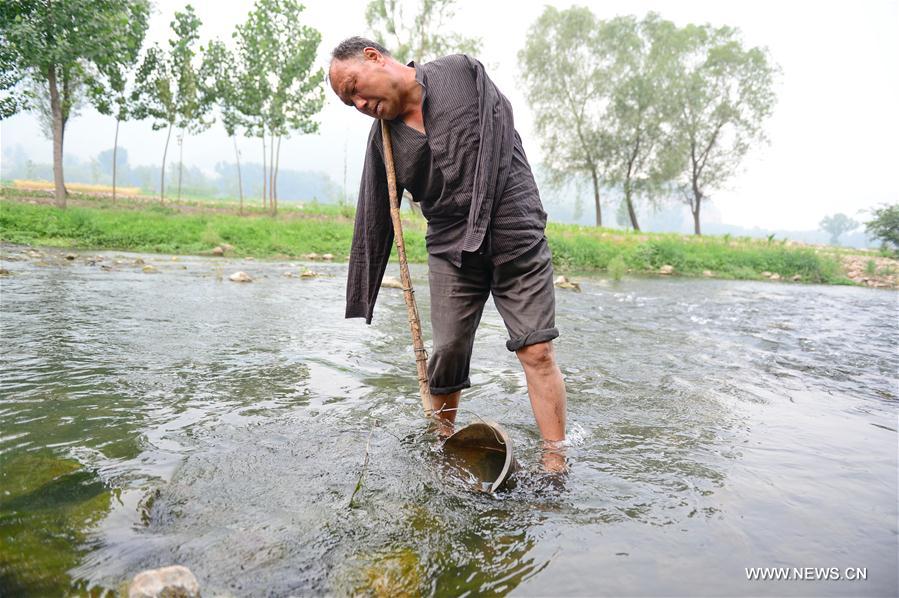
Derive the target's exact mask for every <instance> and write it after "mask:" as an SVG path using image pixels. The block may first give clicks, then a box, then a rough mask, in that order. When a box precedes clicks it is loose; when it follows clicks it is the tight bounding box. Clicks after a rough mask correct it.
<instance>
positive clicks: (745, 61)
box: [672, 25, 778, 234]
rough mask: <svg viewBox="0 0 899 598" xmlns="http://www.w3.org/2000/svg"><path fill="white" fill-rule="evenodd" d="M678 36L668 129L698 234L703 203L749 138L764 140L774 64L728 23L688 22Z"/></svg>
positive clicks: (739, 158)
mask: <svg viewBox="0 0 899 598" xmlns="http://www.w3.org/2000/svg"><path fill="white" fill-rule="evenodd" d="M677 40H678V44H677V46H678V47H677V53H678V55H677V62H676V70H675V72H674V73H673V77H672V81H674V82H676V86H675V87H674V100H675V101H676V103H677V108H678V110H677V112H676V115H677V118H676V119H675V121H674V123H673V125H674V126H673V131H674V133H675V135H676V138H677V142H678V144H679V145H680V147H681V151H682V152H683V155H684V156H685V167H684V170H683V172H682V174H681V177H680V180H679V188H680V191H681V194H682V197H683V200H684V201H685V202H686V203H687V204H688V205H689V206H690V211H691V212H692V213H693V221H694V232H695V233H696V234H700V233H701V229H700V224H699V215H700V209H701V207H702V202H703V201H704V200H707V199H708V198H709V194H710V193H711V191H713V190H715V189H720V188H721V187H722V185H724V184H725V183H726V182H727V180H728V179H730V178H731V177H732V176H733V175H734V174H735V173H736V171H737V169H738V167H739V165H740V162H741V161H742V159H743V158H744V157H745V155H746V153H747V152H748V151H749V149H750V148H751V147H752V145H753V143H758V142H762V141H765V135H764V130H763V125H764V122H765V120H766V118H767V117H768V116H770V115H771V113H772V111H773V109H774V104H775V101H776V96H775V93H774V78H775V76H776V74H777V72H778V69H777V67H776V66H775V65H774V64H773V63H772V62H771V60H770V58H769V56H768V52H767V50H765V49H764V48H748V49H746V48H744V47H743V45H742V43H741V41H740V39H739V32H738V30H736V29H734V28H732V27H717V28H716V27H712V26H710V25H687V26H686V27H684V28H683V29H682V30H680V31H679V33H678V35H677Z"/></svg>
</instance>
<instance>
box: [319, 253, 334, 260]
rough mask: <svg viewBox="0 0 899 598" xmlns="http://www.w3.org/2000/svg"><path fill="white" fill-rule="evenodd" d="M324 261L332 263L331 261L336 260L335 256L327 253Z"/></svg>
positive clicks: (323, 257) (323, 256)
mask: <svg viewBox="0 0 899 598" xmlns="http://www.w3.org/2000/svg"><path fill="white" fill-rule="evenodd" d="M322 259H323V260H326V261H329V262H330V261H331V260H333V259H334V254H333V253H325V254H324V255H322Z"/></svg>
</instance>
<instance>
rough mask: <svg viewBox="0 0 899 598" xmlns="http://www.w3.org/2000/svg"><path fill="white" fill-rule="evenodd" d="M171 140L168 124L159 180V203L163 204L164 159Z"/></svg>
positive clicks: (170, 130) (170, 125)
mask: <svg viewBox="0 0 899 598" xmlns="http://www.w3.org/2000/svg"><path fill="white" fill-rule="evenodd" d="M171 138H172V123H169V132H168V135H166V136H165V149H164V150H162V176H161V177H160V179H159V203H165V159H166V156H168V155H169V140H170V139H171Z"/></svg>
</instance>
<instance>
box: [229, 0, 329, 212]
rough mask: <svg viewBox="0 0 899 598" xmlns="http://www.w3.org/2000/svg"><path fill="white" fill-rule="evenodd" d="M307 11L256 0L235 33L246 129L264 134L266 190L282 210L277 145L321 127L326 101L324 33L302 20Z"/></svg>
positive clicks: (288, 0)
mask: <svg viewBox="0 0 899 598" xmlns="http://www.w3.org/2000/svg"><path fill="white" fill-rule="evenodd" d="M303 10H304V7H303V5H302V4H299V3H298V2H296V0H256V3H255V4H254V6H253V10H251V11H250V14H249V15H248V16H247V20H246V22H244V23H243V24H241V25H238V27H237V30H236V31H235V33H234V38H235V41H236V46H237V50H236V56H235V72H236V90H237V91H236V96H237V98H238V102H237V105H238V109H239V110H240V112H241V113H242V114H243V116H244V122H245V124H246V127H247V131H248V132H249V133H250V134H251V135H253V136H256V137H260V138H261V139H262V143H263V171H264V174H263V195H264V202H265V204H266V205H267V206H268V207H269V209H270V210H271V213H272V214H276V213H277V210H278V203H277V201H278V196H277V172H278V160H279V157H280V156H279V154H280V152H277V153H276V148H279V147H280V140H281V138H282V137H285V136H288V135H289V134H290V133H292V132H294V131H298V132H300V133H306V134H308V133H314V132H316V131H318V122H317V121H316V120H315V115H316V114H318V112H320V111H321V109H322V106H324V102H325V94H324V88H323V85H322V84H323V82H324V78H325V73H324V70H323V69H321V68H318V69H316V68H315V64H314V63H315V54H316V51H317V49H318V45H319V42H320V41H321V34H320V33H319V32H318V31H317V30H316V29H314V28H312V27H309V26H307V25H303V24H302V19H301V13H302V11H303ZM266 138H267V139H268V143H266ZM266 149H268V153H269V156H268V159H267V160H266V156H265V153H266Z"/></svg>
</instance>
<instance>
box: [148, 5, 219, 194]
mask: <svg viewBox="0 0 899 598" xmlns="http://www.w3.org/2000/svg"><path fill="white" fill-rule="evenodd" d="M200 25H201V23H200V19H199V18H198V17H197V15H196V13H195V12H194V9H193V7H192V6H190V5H189V4H188V5H187V6H186V7H185V9H184V10H183V11H179V12H176V13H175V19H174V20H173V21H172V22H171V29H172V34H173V35H172V38H171V39H170V40H169V42H168V43H169V48H168V51H165V50H163V49H162V48H160V47H159V45H158V44H154V45H153V47H151V48H150V49H149V50H148V51H147V53H146V55H145V56H144V60H143V62H142V63H141V65H140V68H139V69H138V72H137V97H139V98H140V100H139V102H138V104H137V106H136V107H135V111H134V112H135V115H136V117H137V118H138V119H143V118H151V119H153V124H152V127H153V130H154V131H158V130H160V129H167V133H166V139H165V148H164V149H163V152H162V169H161V174H160V182H159V200H160V201H165V169H166V158H167V156H168V151H169V142H170V141H171V137H172V129H173V128H178V129H179V130H180V139H181V149H182V157H183V147H184V146H183V136H184V133H185V131H189V132H192V133H197V132H200V131H202V130H203V129H205V128H206V127H208V126H209V124H210V122H208V121H206V120H205V119H204V117H205V116H206V114H207V113H208V112H209V104H208V103H207V101H206V99H207V98H206V96H205V95H204V94H203V93H201V89H200V84H199V67H198V65H197V64H196V63H197V61H198V60H199V58H198V53H197V50H196V46H197V43H198V41H199V37H200V36H199V30H200ZM181 164H182V160H181V158H179V176H178V195H179V197H180V194H181V175H180V170H181Z"/></svg>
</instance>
